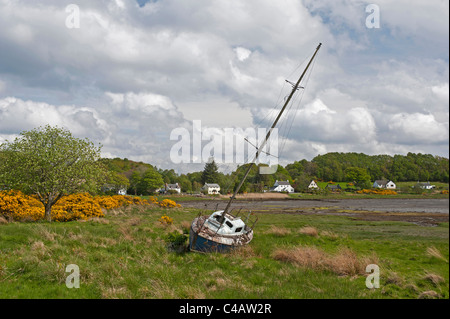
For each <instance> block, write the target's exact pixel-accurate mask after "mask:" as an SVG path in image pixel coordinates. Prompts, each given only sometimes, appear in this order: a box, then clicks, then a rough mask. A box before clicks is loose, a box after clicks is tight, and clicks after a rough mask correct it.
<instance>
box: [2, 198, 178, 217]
mask: <svg viewBox="0 0 450 319" xmlns="http://www.w3.org/2000/svg"><path fill="white" fill-rule="evenodd" d="M154 204H159V205H160V206H161V207H165V208H172V207H180V206H181V205H179V204H177V203H175V202H174V201H172V200H169V199H165V200H163V201H162V202H161V203H158V201H157V200H156V198H154V197H150V198H149V199H148V200H146V199H142V198H140V197H132V196H122V195H113V196H95V197H93V196H91V195H90V194H88V193H79V194H71V195H66V196H63V197H62V198H61V199H60V200H59V201H58V202H57V203H56V204H55V205H54V206H53V209H52V216H51V217H52V221H58V222H66V221H71V220H78V219H82V220H86V219H89V218H98V217H104V213H103V211H102V209H105V210H110V209H114V208H119V207H123V206H129V205H143V206H145V205H154ZM44 216H45V209H44V205H43V204H42V203H41V202H40V201H39V200H38V199H37V198H36V196H30V195H25V194H24V193H22V192H20V191H15V190H9V191H0V217H2V218H3V219H5V220H10V219H11V220H15V221H37V220H42V219H44Z"/></svg>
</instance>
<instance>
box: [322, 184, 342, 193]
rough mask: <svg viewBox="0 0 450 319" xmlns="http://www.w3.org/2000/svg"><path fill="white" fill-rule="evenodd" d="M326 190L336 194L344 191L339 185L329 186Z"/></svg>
mask: <svg viewBox="0 0 450 319" xmlns="http://www.w3.org/2000/svg"><path fill="white" fill-rule="evenodd" d="M325 188H326V189H328V190H330V191H332V192H335V191H339V190H341V189H342V187H341V185H339V184H337V185H335V184H327V186H326V187H325Z"/></svg>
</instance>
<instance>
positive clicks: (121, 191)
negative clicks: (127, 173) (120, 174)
mask: <svg viewBox="0 0 450 319" xmlns="http://www.w3.org/2000/svg"><path fill="white" fill-rule="evenodd" d="M117 194H118V195H124V196H125V195H126V194H127V189H126V188H121V189H119V190H118V191H117Z"/></svg>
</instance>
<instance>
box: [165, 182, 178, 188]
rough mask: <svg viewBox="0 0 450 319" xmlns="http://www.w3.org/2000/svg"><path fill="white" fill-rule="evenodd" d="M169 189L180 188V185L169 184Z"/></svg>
mask: <svg viewBox="0 0 450 319" xmlns="http://www.w3.org/2000/svg"><path fill="white" fill-rule="evenodd" d="M167 188H180V185H178V183H176V184H167Z"/></svg>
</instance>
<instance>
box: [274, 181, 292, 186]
mask: <svg viewBox="0 0 450 319" xmlns="http://www.w3.org/2000/svg"><path fill="white" fill-rule="evenodd" d="M275 184H278V185H289V186H290V185H291V184H290V183H289V181H276V182H275Z"/></svg>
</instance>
